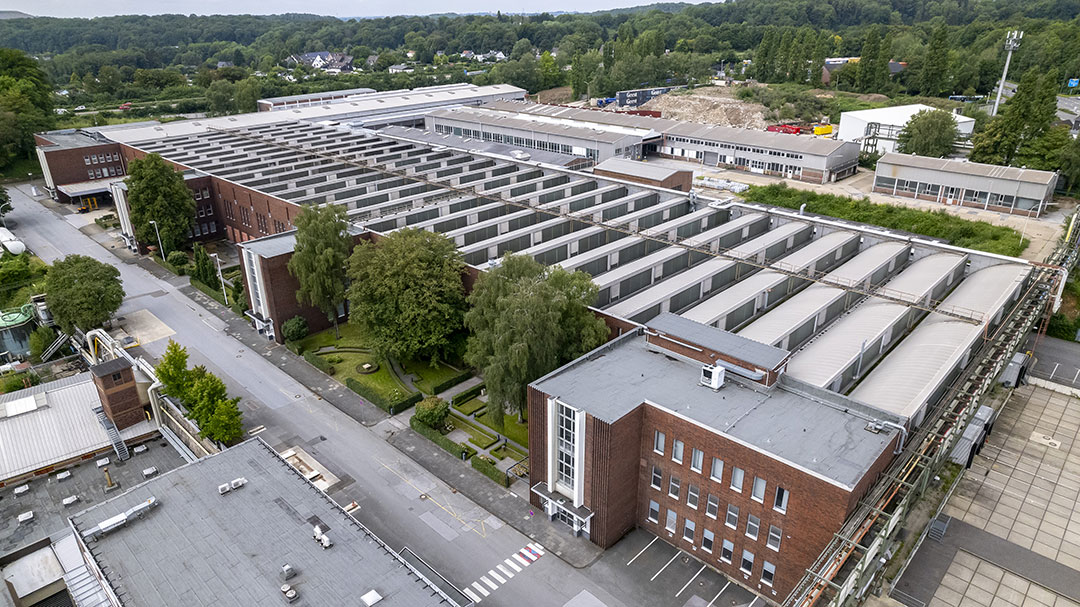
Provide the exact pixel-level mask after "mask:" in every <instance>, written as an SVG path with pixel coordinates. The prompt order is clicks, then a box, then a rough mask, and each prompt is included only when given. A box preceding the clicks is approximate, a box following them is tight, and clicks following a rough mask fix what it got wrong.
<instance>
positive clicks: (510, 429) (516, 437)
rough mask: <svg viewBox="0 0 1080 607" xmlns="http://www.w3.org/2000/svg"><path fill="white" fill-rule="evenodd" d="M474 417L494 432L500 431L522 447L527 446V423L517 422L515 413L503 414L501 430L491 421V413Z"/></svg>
mask: <svg viewBox="0 0 1080 607" xmlns="http://www.w3.org/2000/svg"><path fill="white" fill-rule="evenodd" d="M476 419H477V421H479V422H480V423H481V424H484V425H485V426H487V427H488V428H491V429H492V430H495V431H496V432H500V433H501V434H503V435H505V436H506V438H509V439H510V440H512V441H514V442H516V443H517V444H519V445H521V446H522V447H525V448H526V449H528V448H529V425H528V423H524V424H523V423H521V422H519V421H518V420H517V416H516V415H510V414H507V415H504V416H503V429H502V430H499V429H498V428H496V427H495V424H494V423H493V422H492V421H491V415H490V414H488V413H485V414H484V415H481V416H478V417H477V418H476Z"/></svg>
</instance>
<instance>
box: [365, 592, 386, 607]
mask: <svg viewBox="0 0 1080 607" xmlns="http://www.w3.org/2000/svg"><path fill="white" fill-rule="evenodd" d="M360 600H361V601H363V602H364V607H371V606H372V605H374V604H375V603H378V602H379V601H381V600H382V595H381V594H379V593H378V592H376V591H374V590H368V591H367V592H365V593H364V596H362V597H360Z"/></svg>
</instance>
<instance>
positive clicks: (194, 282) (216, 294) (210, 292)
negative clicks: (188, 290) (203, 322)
mask: <svg viewBox="0 0 1080 607" xmlns="http://www.w3.org/2000/svg"><path fill="white" fill-rule="evenodd" d="M191 286H193V287H195V288H196V289H198V290H200V291H202V292H203V293H204V294H206V296H207V297H209V298H211V299H213V300H214V301H216V302H218V303H219V304H221V305H223V306H224V305H226V303H225V296H224V295H222V294H221V289H215V288H214V287H211V286H210V285H208V284H206V283H204V282H203V281H201V280H199V279H198V278H195V277H194V276H192V277H191Z"/></svg>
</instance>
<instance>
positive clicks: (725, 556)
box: [720, 540, 735, 565]
mask: <svg viewBox="0 0 1080 607" xmlns="http://www.w3.org/2000/svg"><path fill="white" fill-rule="evenodd" d="M734 552H735V544H732V543H731V541H730V540H724V542H723V543H722V544H720V560H721V561H724V562H725V563H727V564H729V565H730V564H731V557H732V555H733V553H734Z"/></svg>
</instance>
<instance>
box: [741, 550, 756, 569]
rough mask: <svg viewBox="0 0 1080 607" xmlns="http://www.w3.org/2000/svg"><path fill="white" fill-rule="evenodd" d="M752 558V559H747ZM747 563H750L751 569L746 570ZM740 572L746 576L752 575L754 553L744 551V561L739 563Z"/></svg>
mask: <svg viewBox="0 0 1080 607" xmlns="http://www.w3.org/2000/svg"><path fill="white" fill-rule="evenodd" d="M747 557H750V558H747ZM746 561H750V569H747V568H746V565H745V563H746ZM739 571H742V572H743V573H745V574H746V575H750V574H752V573H753V572H754V553H753V552H750V551H749V550H743V551H742V560H741V561H739Z"/></svg>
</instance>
